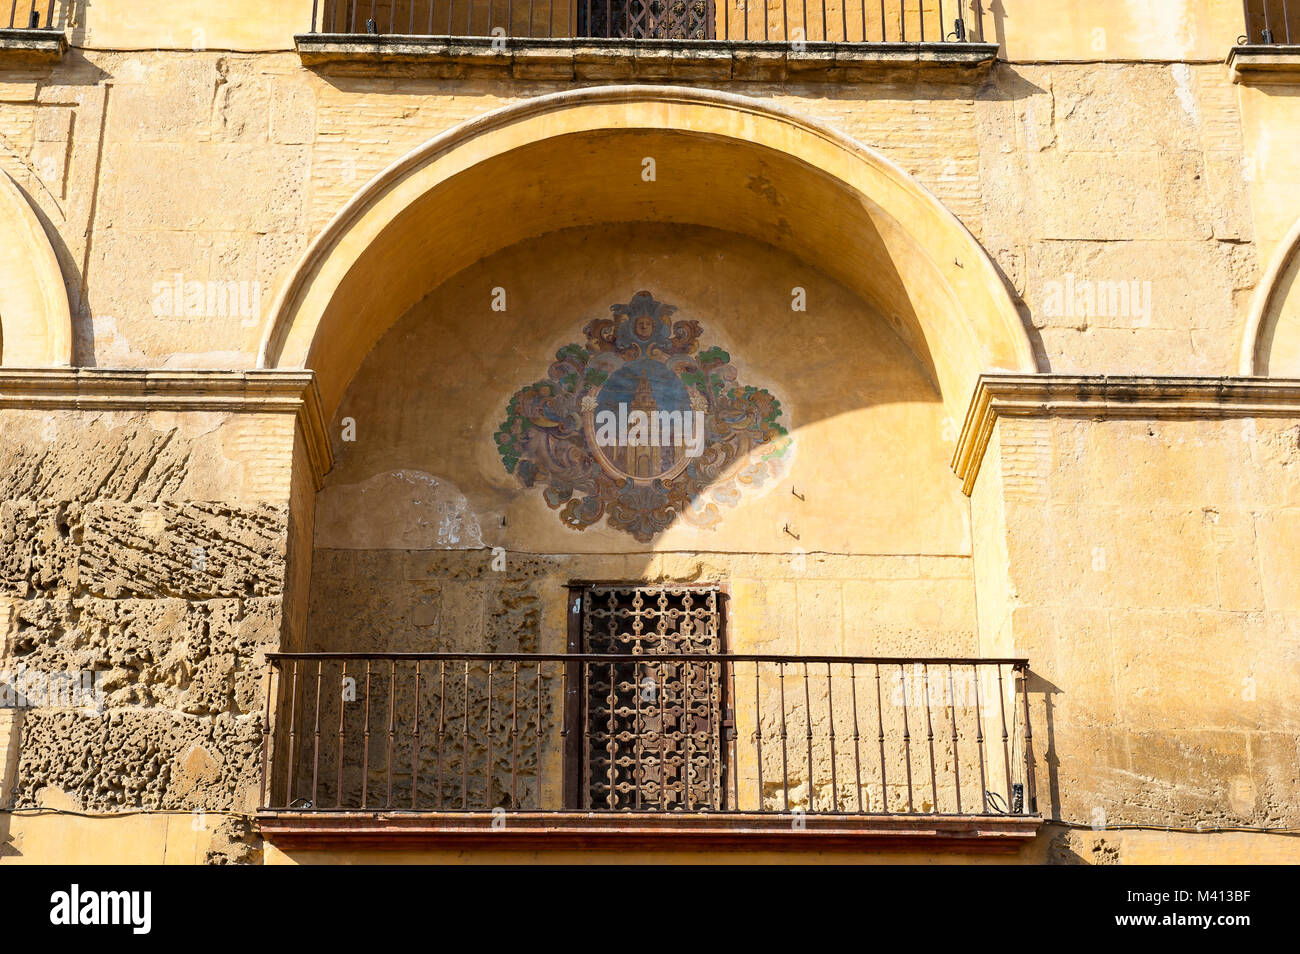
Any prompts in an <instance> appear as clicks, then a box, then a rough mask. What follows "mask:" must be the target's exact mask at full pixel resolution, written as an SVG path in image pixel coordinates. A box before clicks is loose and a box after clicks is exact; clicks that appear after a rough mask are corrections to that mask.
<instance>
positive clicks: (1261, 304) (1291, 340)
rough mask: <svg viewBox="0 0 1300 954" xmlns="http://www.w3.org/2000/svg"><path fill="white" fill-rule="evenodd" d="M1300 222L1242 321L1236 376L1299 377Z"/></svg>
mask: <svg viewBox="0 0 1300 954" xmlns="http://www.w3.org/2000/svg"><path fill="white" fill-rule="evenodd" d="M1298 284H1300V219H1297V220H1296V221H1295V224H1293V225H1292V226H1291V228H1290V230H1289V231H1288V232H1287V234H1286V237H1285V238H1283V239H1282V241H1281V243H1280V244H1279V245H1278V247H1277V250H1276V251H1275V252H1274V253H1273V258H1272V260H1271V261H1270V262H1269V265H1268V269H1267V270H1266V271H1265V272H1264V277H1263V278H1262V279H1261V280H1260V283H1259V287H1258V288H1257V289H1256V290H1255V297H1254V299H1253V301H1252V302H1251V307H1250V315H1249V316H1248V317H1247V319H1246V329H1245V334H1244V335H1243V337H1242V341H1241V358H1240V361H1239V367H1238V373H1240V374H1244V375H1251V376H1253V375H1261V376H1270V377H1292V378H1293V377H1300V290H1297V285H1298Z"/></svg>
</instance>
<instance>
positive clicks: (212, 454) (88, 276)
mask: <svg viewBox="0 0 1300 954" xmlns="http://www.w3.org/2000/svg"><path fill="white" fill-rule="evenodd" d="M145 6H150V5H141V4H140V3H139V2H137V0H114V2H112V3H107V4H102V5H99V6H96V7H94V8H92V9H85V10H81V11H80V12H78V13H77V14H76V15H75V17H73V18H72V19H71V20H70V21H69V22H68V23H67V30H66V37H67V47H68V48H67V49H66V51H62V50H58V51H55V53H57V55H55V54H54V53H48V52H46V53H41V52H39V51H37V52H33V49H32V48H31V45H30V43H28V44H27V45H26V46H23V45H22V44H19V43H17V41H14V44H13V45H11V46H9V47H6V46H5V45H4V44H5V43H7V42H9V41H7V40H3V39H0V256H3V261H4V270H5V275H4V277H3V279H0V365H2V366H0V670H3V671H4V672H5V673H11V672H14V671H17V670H18V668H19V667H21V668H22V669H24V670H26V671H30V672H41V673H50V672H92V673H95V674H97V678H98V680H99V681H98V683H97V686H98V690H99V693H100V694H99V697H98V698H99V703H98V708H96V709H95V711H87V710H85V708H84V707H78V706H67V705H57V704H46V705H35V706H28V707H23V708H17V709H0V811H3V814H2V815H0V860H16V861H23V860H31V861H42V860H69V859H84V858H100V859H107V860H117V859H132V860H142V861H159V860H168V861H184V862H196V861H209V862H225V861H231V862H258V861H303V862H305V861H312V860H321V859H328V858H333V857H337V856H336V855H332V854H330V853H329V852H302V851H288V852H286V851H282V850H279V849H277V848H276V847H274V846H272V845H269V844H266V845H264V844H263V842H262V839H261V837H260V836H259V834H258V832H257V827H256V824H255V821H254V818H253V816H254V813H255V811H256V809H257V807H258V800H259V797H260V794H261V793H260V791H259V789H260V787H261V784H262V767H261V764H260V763H261V756H262V743H263V736H264V733H266V732H269V731H270V730H271V728H272V725H271V724H270V723H273V722H279V723H283V721H284V719H285V718H286V717H287V714H288V710H287V709H285V708H284V707H283V703H281V704H280V705H279V708H277V707H276V706H274V705H271V704H270V702H269V700H268V697H267V680H266V673H267V657H266V654H267V653H269V652H276V651H335V652H353V653H357V652H379V651H425V652H428V651H455V652H528V653H534V652H541V653H559V652H563V651H564V650H565V647H566V641H565V640H566V621H565V619H566V617H565V614H566V611H567V606H568V604H567V603H566V599H567V596H566V591H565V586H566V584H568V583H570V582H572V581H574V580H622V581H626V580H638V581H647V582H700V581H710V582H722V583H724V584H725V585H726V587H727V590H728V607H729V609H728V612H729V619H728V624H729V629H728V638H729V646H728V648H729V649H730V650H731V651H734V652H749V653H767V652H770V653H802V654H810V655H819V654H826V655H861V656H867V655H897V656H962V657H975V656H986V657H988V656H1021V655H1023V656H1027V657H1028V658H1029V660H1030V667H1031V672H1032V678H1031V681H1030V684H1029V689H1030V692H1031V694H1032V701H1031V719H1032V722H1033V731H1034V734H1035V741H1036V743H1037V746H1038V750H1039V752H1038V754H1039V763H1038V765H1037V771H1038V775H1037V777H1036V783H1037V792H1038V799H1039V805H1038V807H1039V809H1040V811H1041V812H1042V814H1043V815H1044V817H1045V818H1047V819H1048V820H1049V823H1048V824H1047V825H1046V826H1045V827H1044V828H1043V830H1042V832H1041V833H1040V834H1039V835H1038V836H1037V838H1036V839H1034V840H1033V841H1032V843H1030V844H1029V845H1027V846H1026V847H1024V848H1023V849H1021V850H1020V852H1019V854H1018V855H1016V856H1015V857H1016V858H1017V859H1018V860H1021V861H1026V862H1039V861H1051V862H1078V861H1086V862H1096V863H1110V862H1116V861H1120V862H1137V861H1146V860H1176V859H1181V860H1197V861H1224V860H1227V861H1253V860H1258V859H1273V860H1294V858H1295V855H1294V852H1293V849H1292V848H1291V847H1290V841H1291V840H1290V839H1283V838H1278V837H1276V836H1274V835H1270V834H1268V833H1265V832H1264V831H1260V830H1256V829H1276V828H1294V827H1295V826H1296V825H1297V824H1298V823H1300V774H1298V773H1300V709H1298V707H1297V704H1296V701H1295V699H1294V698H1293V696H1294V693H1293V691H1292V687H1294V685H1296V680H1297V677H1298V676H1300V672H1297V658H1298V657H1297V649H1298V647H1300V598H1297V596H1296V595H1295V594H1297V593H1300V568H1298V567H1297V564H1296V561H1295V558H1294V555H1293V551H1294V541H1295V539H1296V533H1297V531H1300V527H1297V525H1296V513H1297V509H1296V508H1297V506H1298V501H1300V476H1298V475H1300V390H1297V387H1296V385H1295V384H1294V381H1293V380H1292V379H1293V378H1295V377H1300V344H1298V343H1297V342H1300V330H1298V329H1300V320H1298V319H1300V314H1297V309H1300V295H1297V294H1295V293H1294V292H1293V291H1292V289H1293V288H1294V284H1295V283H1294V282H1293V281H1292V279H1293V278H1294V272H1295V270H1296V268H1297V267H1300V266H1297V265H1296V261H1297V257H1296V255H1295V254H1294V252H1295V248H1296V247H1297V246H1298V245H1300V225H1297V223H1300V190H1297V189H1296V188H1295V183H1296V178H1297V169H1296V163H1297V159H1296V157H1297V156H1300V149H1295V148H1293V147H1294V146H1295V140H1296V137H1297V132H1296V130H1298V129H1300V116H1297V115H1295V111H1296V109H1297V106H1296V101H1297V100H1296V97H1295V96H1294V95H1293V94H1294V92H1295V88H1296V86H1298V85H1300V79H1297V78H1296V77H1297V76H1300V74H1297V73H1294V72H1291V71H1290V69H1289V67H1288V66H1287V63H1286V61H1285V58H1284V59H1283V60H1282V61H1281V62H1280V63H1271V65H1269V66H1268V68H1267V71H1265V70H1264V69H1263V67H1255V68H1252V67H1251V66H1250V62H1251V61H1250V60H1249V58H1248V57H1246V56H1245V54H1243V55H1242V56H1240V57H1237V59H1235V60H1234V63H1235V64H1236V65H1234V66H1233V67H1231V68H1230V66H1229V65H1228V63H1227V59H1228V56H1229V49H1230V47H1231V46H1232V44H1233V42H1234V40H1235V38H1236V37H1237V35H1238V34H1240V33H1241V32H1242V29H1241V25H1240V23H1239V22H1238V21H1239V19H1240V12H1239V10H1237V9H1236V8H1235V7H1233V8H1232V10H1231V11H1230V12H1225V10H1224V5H1221V4H1215V3H1208V2H1205V3H1173V2H1172V0H1170V2H1149V3H1137V2H1121V0H1115V2H1112V3H1105V4H1100V5H1097V9H1096V10H1094V11H1091V12H1089V13H1087V14H1085V13H1083V12H1080V11H1079V10H1075V9H1074V8H1070V9H1069V10H1068V11H1065V10H1061V9H1057V10H1055V12H1054V13H1053V15H1052V16H1051V17H1050V18H1048V19H1047V20H1044V17H1045V16H1046V14H1045V12H1044V8H1043V5H1042V4H1033V3H1026V2H1015V3H1013V2H1012V0H1007V3H1006V4H1005V5H1004V6H1006V7H1007V8H1008V9H1007V10H1006V11H1005V12H1004V14H1002V16H1001V17H1000V19H999V23H998V28H997V31H996V34H997V35H996V36H993V35H992V33H993V32H994V31H993V30H992V29H990V36H989V38H988V39H989V40H990V41H993V42H991V43H990V44H986V45H984V46H979V45H978V44H975V43H972V44H968V46H970V49H966V48H965V46H966V45H963V47H962V48H961V49H958V48H957V47H958V45H957V44H951V45H948V46H949V47H950V48H948V49H944V46H945V45H944V44H931V47H930V48H926V49H918V50H916V51H913V52H912V53H903V54H897V55H895V54H890V55H889V56H883V55H880V54H876V53H871V54H869V55H868V52H867V51H865V50H860V51H858V53H857V54H855V55H854V56H850V54H849V52H848V51H844V50H842V49H841V50H840V51H839V52H837V51H836V49H835V48H834V47H830V46H823V47H816V46H815V45H814V47H812V48H810V49H809V50H808V51H799V50H796V51H793V52H792V51H790V50H786V49H784V48H780V49H775V48H771V49H767V50H766V52H764V50H762V49H757V48H755V49H751V48H749V47H746V46H745V45H744V43H743V42H739V41H737V40H736V38H735V37H722V38H721V39H720V41H719V43H718V44H717V45H716V47H711V48H710V50H709V52H708V55H707V56H705V55H704V54H703V53H701V55H700V57H698V58H696V59H692V58H691V57H688V56H682V55H674V54H673V53H672V50H671V48H669V50H668V52H667V53H664V52H663V51H662V50H658V48H654V49H651V48H649V47H646V48H644V49H641V50H640V51H639V52H638V51H636V50H632V49H631V48H629V47H626V46H619V45H618V44H605V45H604V46H602V45H600V44H598V43H597V44H590V45H587V46H580V45H574V46H573V47H563V48H561V47H554V48H552V47H545V45H542V46H537V47H536V48H534V47H530V46H528V45H527V44H524V43H518V44H514V45H512V46H510V47H509V48H508V49H507V51H506V53H503V54H501V55H500V56H498V55H497V53H496V52H494V51H493V49H492V48H491V47H490V46H489V47H486V48H484V47H482V45H481V44H479V45H475V44H474V43H467V44H465V45H464V47H463V48H462V47H459V46H456V45H455V44H441V45H438V44H431V43H429V42H424V41H422V42H411V43H407V44H405V45H404V46H402V47H401V48H400V49H398V48H396V47H394V46H393V45H391V44H390V45H389V46H384V45H383V44H382V43H379V41H375V42H374V43H370V44H369V45H367V44H366V43H355V44H353V43H335V42H333V41H331V42H328V43H327V42H324V41H320V40H313V39H311V38H307V37H301V38H300V39H299V40H298V41H297V46H295V39H294V35H295V33H302V32H304V31H305V30H306V28H307V25H308V23H309V20H310V15H311V14H310V7H311V4H309V3H307V2H305V0H296V2H294V3H284V4H277V5H275V7H276V9H275V11H274V12H272V13H269V14H268V13H267V12H266V11H265V10H263V9H262V8H263V7H264V6H265V5H264V4H249V3H227V4H224V5H222V7H221V10H220V11H218V10H216V9H215V6H214V5H211V4H205V3H200V2H197V0H194V2H190V3H185V4H172V5H170V6H169V8H168V10H167V11H166V12H165V13H159V12H157V11H153V10H152V9H150V11H149V12H148V15H145V13H144V12H142V11H143V10H144V7H145ZM1228 6H1231V5H1228ZM210 8H212V9H210ZM254 8H256V9H254ZM1058 14H1059V15H1058ZM1090 17H1091V18H1092V19H1089V18H1090ZM1093 20H1095V22H1093ZM1085 21H1086V22H1085ZM831 39H832V40H833V39H835V38H834V37H831ZM972 39H973V38H972ZM32 42H35V41H32ZM367 43H369V41H367ZM778 53H779V57H780V60H779V62H777V60H775V59H772V58H771V57H775V56H776V55H777V54H778ZM760 54H762V55H760ZM769 54H770V56H768V55H769ZM764 56H768V58H767V59H763V57H764ZM855 56H856V58H855ZM1234 56H1236V54H1234ZM1243 57H1244V58H1243ZM1270 62H1271V61H1270ZM1242 64H1245V65H1244V66H1243V65H1242ZM647 160H653V163H652V166H653V173H652V175H650V177H649V178H647V177H646V175H645V173H646V170H647V168H648V167H647V165H646V162H647ZM641 291H649V292H650V293H651V294H653V295H654V297H655V298H656V299H658V300H660V301H662V302H667V303H670V304H671V305H672V306H673V307H675V308H676V309H678V315H677V317H678V318H682V319H686V320H693V321H698V322H699V324H700V325H701V326H702V328H703V332H702V337H701V340H702V341H706V340H707V344H708V345H709V346H716V347H718V348H719V349H721V350H722V351H723V352H725V354H726V355H727V366H728V368H729V369H730V370H731V371H732V372H734V374H735V375H736V376H737V377H736V380H737V381H740V382H743V384H744V385H747V386H752V387H754V388H757V389H762V390H764V391H766V392H768V393H770V394H771V395H775V396H776V397H778V398H779V400H780V404H781V415H782V416H781V417H780V418H779V420H780V421H782V422H783V425H782V426H783V427H785V428H786V429H787V430H788V433H789V436H790V439H791V447H792V455H791V457H790V458H789V463H788V469H786V470H784V471H782V472H781V473H780V474H779V475H778V477H777V478H776V479H775V480H772V481H770V482H769V483H767V484H763V485H761V486H751V485H750V484H748V483H745V482H744V481H739V482H737V486H739V487H740V489H739V490H738V491H737V492H736V494H735V496H734V500H733V499H732V498H730V497H729V498H728V504H727V506H726V507H721V508H720V509H718V512H717V513H716V514H714V515H711V516H710V518H709V520H708V521H706V522H704V523H696V522H692V521H690V520H686V519H683V518H682V514H681V513H680V512H678V513H675V514H674V515H673V518H672V519H670V520H669V521H668V526H667V528H666V529H664V530H662V531H661V532H656V533H655V534H654V535H653V537H652V539H650V541H649V542H646V541H645V540H638V539H636V538H634V537H633V536H631V535H629V534H627V533H622V532H620V531H618V530H617V529H616V528H614V527H613V526H612V522H601V521H599V520H597V521H595V522H594V523H592V524H590V525H588V526H586V527H585V528H584V529H575V528H574V527H573V526H572V525H571V524H570V525H566V524H565V523H563V522H562V521H561V519H560V516H559V514H560V513H561V507H560V504H562V503H563V502H564V500H565V499H567V498H564V496H563V491H564V489H565V488H559V489H555V488H553V487H552V488H548V487H543V486H540V485H539V486H532V485H530V484H529V483H528V482H527V481H525V480H521V479H520V478H519V475H518V474H517V473H515V472H512V471H511V470H510V469H509V468H508V467H506V466H503V457H502V454H501V451H500V445H499V443H498V442H497V440H496V434H497V432H498V429H499V428H500V427H501V426H502V422H503V420H505V419H507V418H508V416H509V414H510V401H511V398H512V395H514V394H516V393H517V392H519V391H520V389H521V388H524V387H526V386H528V385H530V384H532V383H534V382H537V381H544V380H547V376H548V373H549V371H548V369H549V368H550V367H551V366H552V364H553V362H555V361H556V360H557V352H559V351H561V350H562V349H563V348H564V347H565V346H566V345H568V344H569V343H571V342H575V341H582V340H583V338H584V326H586V325H587V323H588V322H591V321H593V320H595V319H601V318H604V317H607V316H609V315H610V313H611V311H610V309H611V306H612V305H617V304H619V303H627V302H628V301H629V300H631V298H632V296H633V295H635V294H636V293H638V292H641ZM800 294H802V300H801V299H800ZM795 301H801V305H802V307H796V306H795V305H794V304H792V302H795ZM213 369H217V370H213ZM539 426H540V425H539ZM954 471H955V475H954ZM733 476H734V474H731V473H728V474H725V475H722V474H719V475H715V479H714V482H713V483H712V484H711V485H710V486H711V487H712V488H713V489H715V490H720V489H721V488H722V487H723V485H724V484H725V483H726V481H727V480H730V479H731V478H732V477H733ZM741 484H743V486H740V485H741ZM548 492H549V493H552V494H555V495H557V496H556V499H554V500H553V499H551V498H548V496H547V494H548ZM498 558H501V563H502V565H495V561H497V560H498ZM767 689H770V687H767ZM756 691H758V690H756ZM763 691H767V690H763ZM760 694H761V692H760ZM817 705H821V702H820V701H817ZM841 705H842V703H841ZM826 706H827V711H828V712H830V711H831V703H830V701H829V700H827V702H826ZM394 708H399V707H398V706H396V705H395V706H394ZM542 708H543V713H544V714H543V716H542V718H543V720H545V721H546V722H547V724H548V725H551V724H558V719H559V705H558V703H556V704H550V703H547V704H546V705H544V706H543V707H542ZM331 711H332V710H329V709H328V707H327V710H326V714H327V716H328V715H329V714H330V712H331ZM837 711H838V712H839V713H840V715H839V716H837V715H834V714H833V715H831V716H830V719H831V721H832V723H835V720H836V719H837V718H842V716H843V710H842V709H841V710H837ZM268 713H270V717H271V718H270V720H269V721H268V718H267V715H268ZM404 718H405V717H404ZM401 725H402V726H403V727H404V728H405V727H407V725H408V724H407V722H402V723H401ZM741 729H742V731H749V729H748V728H747V727H746V726H744V725H742V726H741ZM843 731H845V732H848V731H850V730H849V728H848V726H847V723H845V727H844V729H843ZM954 731H955V730H954ZM480 741H482V740H480ZM963 741H965V738H964V737H963ZM949 755H951V753H948V754H945V753H941V757H942V758H943V759H944V760H949V761H956V759H955V757H953V758H951V759H949ZM530 758H532V756H530ZM559 759H560V754H559V752H558V749H556V750H552V749H550V748H548V749H546V750H545V751H544V752H542V753H541V754H540V755H539V756H538V757H537V758H536V759H534V761H532V762H529V763H528V766H527V768H528V772H530V773H531V774H530V775H528V776H527V779H526V781H527V784H528V785H529V786H534V787H535V788H536V789H537V790H539V791H540V790H543V789H544V790H545V792H546V793H547V794H548V795H549V794H553V793H552V789H554V791H555V792H556V793H557V792H558V788H559V782H558V766H559ZM883 761H884V759H883V756H882V763H883ZM812 762H813V759H812V756H811V755H810V757H809V767H810V771H814V769H813V768H812ZM358 771H359V769H358ZM273 784H274V781H273ZM800 784H802V786H803V792H804V795H803V796H801V797H807V795H808V792H810V791H811V790H812V789H813V787H814V786H813V784H812V783H811V782H810V780H809V779H806V778H805V779H800ZM502 797H504V796H502ZM539 797H540V796H539ZM886 797H888V796H886ZM139 812H143V814H137V813H139ZM70 813H75V814H70ZM83 815H84V816H90V817H83ZM209 816H210V817H209ZM1167 827H1169V828H1174V829H1182V831H1170V832H1165V831H1158V829H1164V828H1167ZM1198 827H1199V828H1213V829H1216V830H1217V833H1214V834H1211V833H1199V834H1198V833H1196V832H1195V831H1194V829H1196V828H1198ZM534 856H535V855H532V854H529V853H527V852H519V853H517V854H515V855H509V856H502V855H500V854H487V853H485V854H484V855H483V856H482V857H485V858H486V857H493V858H497V859H500V858H502V857H509V858H511V859H512V860H520V859H525V858H528V857H534ZM348 857H352V858H357V859H367V858H373V857H376V856H374V855H369V854H366V853H365V852H357V853H353V854H351V855H348ZM378 857H383V856H382V855H380V856H378ZM409 857H411V858H412V859H422V860H428V859H429V858H431V857H446V856H440V855H431V854H428V853H410V854H409ZM554 857H557V858H559V857H563V856H562V855H559V854H556V855H554ZM758 857H760V856H759V855H758V854H755V855H754V858H758ZM796 857H797V856H796ZM887 857H893V858H897V859H899V860H917V858H916V856H915V855H909V854H906V853H902V854H896V855H889V856H887ZM959 857H961V859H962V860H980V859H978V858H976V857H974V856H966V855H962V856H959Z"/></svg>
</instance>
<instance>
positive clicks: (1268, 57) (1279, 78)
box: [1228, 43, 1300, 86]
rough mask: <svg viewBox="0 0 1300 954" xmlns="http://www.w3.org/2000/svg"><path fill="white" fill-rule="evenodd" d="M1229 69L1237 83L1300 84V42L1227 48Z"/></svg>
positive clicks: (1242, 45) (1243, 45)
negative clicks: (1299, 43)
mask: <svg viewBox="0 0 1300 954" xmlns="http://www.w3.org/2000/svg"><path fill="white" fill-rule="evenodd" d="M1228 72H1229V73H1230V74H1231V76H1232V81H1233V82H1234V83H1247V84H1269V83H1283V84H1288V85H1293V86H1294V85H1296V84H1300V45H1298V44H1286V43H1254V44H1241V45H1238V46H1234V47H1233V48H1232V49H1231V50H1229V51H1228Z"/></svg>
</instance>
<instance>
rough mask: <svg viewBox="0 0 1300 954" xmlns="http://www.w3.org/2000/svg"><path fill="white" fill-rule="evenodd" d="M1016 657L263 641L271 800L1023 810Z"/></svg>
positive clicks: (296, 807) (315, 807) (1028, 762)
mask: <svg viewBox="0 0 1300 954" xmlns="http://www.w3.org/2000/svg"><path fill="white" fill-rule="evenodd" d="M1027 674H1028V664H1027V662H1026V661H1025V660H1023V659H947V658H931V659H910V658H909V659H901V658H872V657H841V656H779V655H731V654H728V655H711V654H710V655H705V654H689V655H688V654H679V653H674V654H658V653H651V654H644V655H604V654H591V653H587V654H567V655H547V654H510V653H470V654H464V653H460V654H457V653H370V654H343V653H306V654H274V655H273V657H272V660H271V666H270V672H269V673H268V677H267V678H268V685H267V712H266V716H267V731H266V732H265V735H264V739H263V754H262V759H263V776H264V779H263V787H262V795H263V798H262V801H263V806H264V811H265V812H272V813H277V815H281V816H282V815H283V814H285V813H289V814H294V813H299V814H303V815H307V814H310V813H317V812H322V813H366V812H369V813H376V812H382V813H408V812H409V813H429V814H437V813H447V814H448V815H453V816H454V815H456V814H458V813H473V812H478V813H483V812H492V813H500V812H504V813H511V812H519V813H538V812H548V813H559V814H562V813H565V812H571V813H572V812H585V813H608V814H609V815H610V816H611V817H612V818H613V819H615V820H616V818H617V815H618V813H620V812H627V813H654V814H659V813H675V814H678V815H696V816H698V815H700V814H712V813H722V814H727V813H746V814H748V815H750V816H752V815H756V814H757V815H763V814H770V815H780V814H785V815H791V814H794V815H809V816H817V815H835V816H847V815H856V816H866V815H875V816H882V815H883V816H931V817H933V816H961V817H971V816H985V817H988V816H998V815H1003V816H1012V815H1020V816H1028V815H1033V814H1036V804H1035V792H1034V754H1033V735H1032V731H1031V728H1030V725H1029V721H1028V719H1027V718H1026V713H1027V711H1028V702H1029V696H1028V691H1029V690H1028V687H1027Z"/></svg>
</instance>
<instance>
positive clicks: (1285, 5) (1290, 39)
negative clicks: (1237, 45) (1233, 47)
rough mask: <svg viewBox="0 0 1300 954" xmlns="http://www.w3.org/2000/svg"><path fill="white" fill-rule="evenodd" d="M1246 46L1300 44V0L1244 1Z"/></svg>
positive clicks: (1243, 39) (1242, 39) (1244, 38)
mask: <svg viewBox="0 0 1300 954" xmlns="http://www.w3.org/2000/svg"><path fill="white" fill-rule="evenodd" d="M1242 8H1243V11H1244V13H1245V17H1246V32H1245V34H1244V35H1243V36H1242V38H1241V42H1243V43H1246V44H1265V45H1271V44H1287V45H1289V44H1296V43H1300V0H1242Z"/></svg>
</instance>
